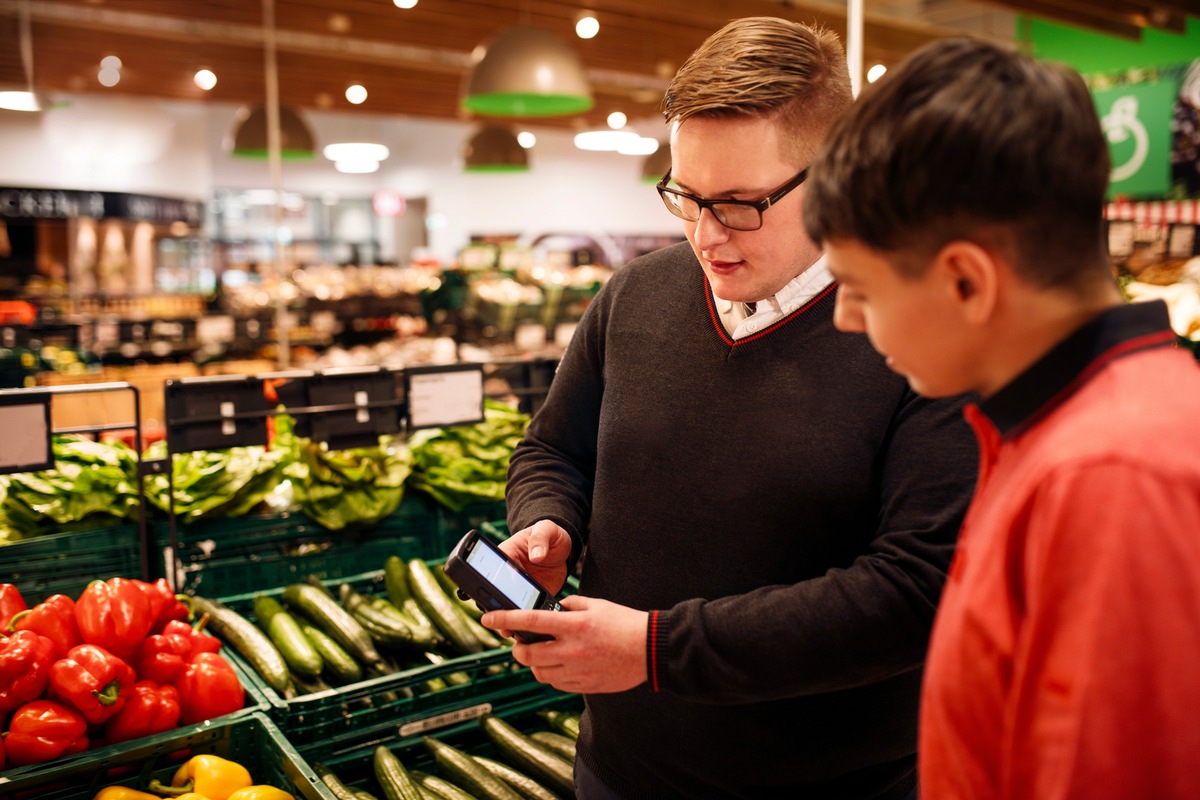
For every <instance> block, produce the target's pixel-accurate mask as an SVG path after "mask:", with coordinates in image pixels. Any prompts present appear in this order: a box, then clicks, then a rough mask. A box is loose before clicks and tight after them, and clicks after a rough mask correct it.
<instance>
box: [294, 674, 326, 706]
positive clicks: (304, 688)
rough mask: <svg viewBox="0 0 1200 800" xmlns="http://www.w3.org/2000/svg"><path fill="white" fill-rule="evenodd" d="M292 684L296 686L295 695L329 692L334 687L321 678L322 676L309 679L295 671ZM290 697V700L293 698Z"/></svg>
mask: <svg viewBox="0 0 1200 800" xmlns="http://www.w3.org/2000/svg"><path fill="white" fill-rule="evenodd" d="M292 684H293V685H294V686H295V687H296V691H295V695H306V694H316V693H317V692H328V691H330V690H332V689H333V687H332V686H330V685H329V684H328V683H326V682H325V681H323V680H321V678H320V676H318V677H316V678H313V679H312V680H308V679H306V678H302V677H300V676H299V675H296V674H295V673H293V674H292ZM288 699H289V700H290V699H291V698H290V697H289V698H288Z"/></svg>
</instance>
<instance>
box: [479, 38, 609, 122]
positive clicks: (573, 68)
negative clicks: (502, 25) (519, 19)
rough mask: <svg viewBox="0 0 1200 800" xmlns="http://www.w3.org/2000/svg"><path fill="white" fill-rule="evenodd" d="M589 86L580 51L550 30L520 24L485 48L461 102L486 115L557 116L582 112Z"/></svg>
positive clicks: (589, 97)
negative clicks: (577, 51) (580, 58)
mask: <svg viewBox="0 0 1200 800" xmlns="http://www.w3.org/2000/svg"><path fill="white" fill-rule="evenodd" d="M592 105H593V100H592V89H591V86H589V85H588V80H587V76H586V75H585V74H584V71H583V64H582V62H580V60H579V55H578V54H577V53H576V52H575V51H574V50H572V49H571V47H570V46H569V45H568V44H567V43H566V42H564V41H563V40H562V39H560V38H558V37H557V36H555V35H554V34H552V33H550V32H549V31H546V30H543V29H541V28H533V27H528V26H519V27H516V28H509V29H508V30H505V31H502V32H501V33H500V34H499V35H497V36H496V37H495V38H494V39H492V40H491V41H490V42H489V43H488V44H487V47H486V50H485V52H484V55H483V58H481V59H480V60H479V61H478V62H477V63H476V64H475V66H474V67H473V68H472V70H471V73H470V75H469V76H468V78H467V86H466V90H465V91H464V96H463V101H462V106H463V108H465V109H466V110H468V111H472V112H474V113H476V114H482V115H485V116H505V117H561V116H567V115H569V114H579V113H581V112H584V111H587V110H588V109H590V108H591V107H592Z"/></svg>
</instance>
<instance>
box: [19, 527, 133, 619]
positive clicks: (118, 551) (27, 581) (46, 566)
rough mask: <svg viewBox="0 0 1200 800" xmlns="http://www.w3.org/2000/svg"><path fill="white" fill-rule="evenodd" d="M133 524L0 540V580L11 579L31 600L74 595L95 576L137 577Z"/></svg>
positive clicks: (38, 600) (95, 577)
mask: <svg viewBox="0 0 1200 800" xmlns="http://www.w3.org/2000/svg"><path fill="white" fill-rule="evenodd" d="M141 575H142V546H141V541H140V539H139V537H138V528H137V525H133V524H122V525H112V526H108V527H104V528H93V529H90V530H81V531H72V532H70V533H55V534H51V535H49V536H38V537H34V538H32V539H23V540H21V541H19V542H13V543H12V544H5V545H0V583H11V584H14V585H15V586H16V587H17V588H18V589H20V591H21V596H22V597H24V598H25V600H26V602H28V603H30V604H31V605H32V604H33V603H34V602H41V601H42V600H44V599H45V598H47V597H49V596H50V595H52V594H65V595H68V596H70V597H71V599H72V600H73V599H75V598H76V597H78V596H79V595H80V593H81V592H83V590H84V589H85V588H87V585H88V584H89V583H91V582H92V581H94V580H96V579H97V578H103V579H106V580H107V579H108V578H116V577H120V578H140V577H141Z"/></svg>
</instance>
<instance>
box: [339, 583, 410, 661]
mask: <svg viewBox="0 0 1200 800" xmlns="http://www.w3.org/2000/svg"><path fill="white" fill-rule="evenodd" d="M338 596H339V597H340V598H341V600H342V607H343V608H345V609H346V610H347V611H349V612H350V616H352V617H354V619H355V620H357V621H358V624H359V625H362V627H363V630H365V631H366V632H367V634H368V635H370V637H371V638H372V639H374V640H375V642H377V643H378V644H381V645H384V646H385V647H392V648H395V647H406V646H409V645H411V644H412V643H413V632H412V629H411V628H409V627H408V625H406V624H405V623H404V622H402V621H400V620H397V619H395V618H393V617H390V616H388V615H387V614H384V613H383V612H382V611H380V610H379V609H377V608H375V607H374V606H372V605H371V603H370V601H368V600H367V598H366V596H365V595H363V594H360V593H359V592H356V591H355V590H354V588H353V587H351V586H350V584H348V583H343V584H342V585H341V586H339V587H338Z"/></svg>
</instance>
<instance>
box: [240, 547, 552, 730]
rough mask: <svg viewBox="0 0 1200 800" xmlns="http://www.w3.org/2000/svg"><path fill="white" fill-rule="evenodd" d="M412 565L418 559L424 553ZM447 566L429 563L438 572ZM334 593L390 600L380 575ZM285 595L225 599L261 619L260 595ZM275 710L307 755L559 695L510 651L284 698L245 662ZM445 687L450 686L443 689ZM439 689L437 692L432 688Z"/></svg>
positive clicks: (332, 585) (332, 586)
mask: <svg viewBox="0 0 1200 800" xmlns="http://www.w3.org/2000/svg"><path fill="white" fill-rule="evenodd" d="M409 557H410V558H420V555H419V554H414V555H410V556H409ZM443 560H444V559H442V558H436V559H430V560H428V561H427V562H426V563H427V564H428V566H430V567H431V568H432V569H437V568H438V567H439V566H440V564H441V563H442V561H443ZM322 583H323V585H324V586H326V587H327V588H328V589H329V590H330V592H331V593H332V594H334V595H335V596H336V595H337V594H338V591H339V586H340V585H341V584H345V585H347V586H348V587H350V589H352V590H353V591H355V592H357V593H359V594H361V595H365V596H367V597H372V596H375V597H380V596H386V589H385V585H384V584H385V576H384V572H383V571H381V570H376V571H372V572H367V573H363V574H360V575H357V576H352V577H348V578H335V579H331V580H326V581H323V582H322ZM283 594H284V591H283V588H282V587H279V588H275V589H270V590H264V591H259V592H249V593H245V594H241V595H234V596H231V597H226V598H223V599H221V600H220V603H221V604H222V605H224V606H226V607H228V608H229V609H231V610H233V611H235V612H237V613H239V614H241V615H242V616H244V617H245V618H247V619H250V620H255V611H254V602H255V598H256V596H263V597H268V598H272V599H280V598H281V597H282V596H283ZM242 665H243V667H244V668H245V670H246V671H247V672H249V673H251V675H252V678H253V679H254V680H255V681H256V682H257V684H258V688H259V691H260V692H261V693H262V694H263V696H264V697H265V698H266V699H267V701H268V703H269V704H270V706H271V709H270V713H271V715H272V717H273V718H274V719H275V721H276V722H277V723H278V724H279V726H280V728H281V729H282V730H283V731H284V733H285V734H286V735H287V737H288V739H289V740H290V741H291V742H292V743H293V744H295V745H296V746H297V747H299V748H301V749H304V748H307V747H312V746H316V745H321V744H323V743H327V742H328V741H330V739H332V738H336V737H339V736H345V735H350V736H354V735H355V734H356V733H357V732H359V731H362V730H366V729H370V728H373V727H379V726H383V727H385V728H397V727H398V728H399V729H402V730H415V729H434V728H438V727H441V726H444V725H450V724H453V723H455V722H457V721H459V720H461V719H464V718H472V717H478V716H480V715H482V714H485V713H488V712H489V711H492V710H494V709H496V708H502V707H505V706H506V705H507V704H509V703H511V702H524V701H525V700H528V699H530V698H534V699H537V698H545V697H549V696H553V695H554V694H556V692H555V691H554V690H553V689H551V688H549V687H546V686H544V685H542V684H539V683H538V682H537V681H535V680H534V679H533V676H532V674H531V673H530V671H529V669H528V668H526V667H522V666H521V665H519V664H518V663H516V661H515V660H514V659H513V658H512V654H511V651H510V649H509V647H508V646H502V647H499V648H495V649H491V650H486V651H483V652H479V653H474V654H468V655H459V656H456V657H448V658H447V659H446V660H445V661H444V662H443V663H440V664H433V663H431V664H427V665H423V666H415V667H410V668H406V669H402V670H400V671H397V672H394V673H392V674H387V675H379V676H375V677H368V678H366V679H364V680H361V681H358V682H356V683H351V684H348V685H343V686H338V687H336V688H333V689H330V690H324V691H317V692H313V693H308V694H298V695H297V696H295V697H291V698H285V697H283V696H282V695H281V693H280V692H279V691H277V690H276V689H274V688H272V687H271V686H270V685H268V683H267V681H266V680H265V679H264V678H263V677H262V676H261V675H258V674H257V673H255V672H254V670H253V669H252V668H251V667H250V666H249V665H248V664H245V663H244V662H243V664H242ZM443 684H444V686H443ZM431 687H436V688H431Z"/></svg>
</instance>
